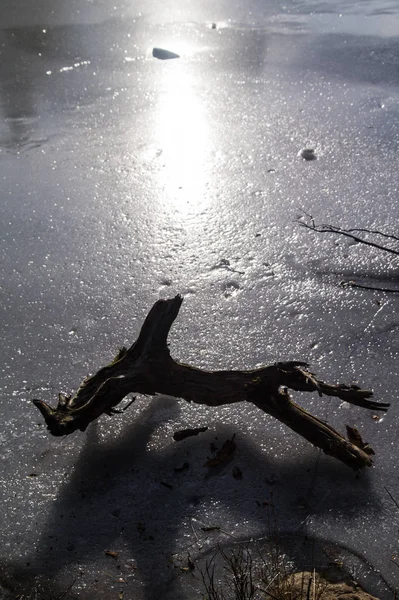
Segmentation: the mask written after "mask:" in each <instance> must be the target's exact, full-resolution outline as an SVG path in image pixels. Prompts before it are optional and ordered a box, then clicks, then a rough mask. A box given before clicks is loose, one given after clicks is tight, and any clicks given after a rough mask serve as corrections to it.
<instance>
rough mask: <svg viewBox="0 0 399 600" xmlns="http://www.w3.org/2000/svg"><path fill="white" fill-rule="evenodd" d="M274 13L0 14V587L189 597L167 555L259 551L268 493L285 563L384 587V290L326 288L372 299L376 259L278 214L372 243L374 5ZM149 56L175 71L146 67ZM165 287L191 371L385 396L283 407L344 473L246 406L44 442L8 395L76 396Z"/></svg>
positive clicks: (391, 38)
mask: <svg viewBox="0 0 399 600" xmlns="http://www.w3.org/2000/svg"><path fill="white" fill-rule="evenodd" d="M281 4H282V3H281V2H268V3H265V2H264V1H263V0H262V1H260V0H253V1H252V2H245V3H243V2H238V1H235V2H230V1H229V2H220V3H217V6H216V5H215V3H213V2H212V3H211V2H207V1H203V2H198V1H197V2H192V1H190V2H185V3H173V2H164V3H162V4H159V3H153V2H149V1H148V0H146V2H141V3H140V2H139V3H135V5H134V7H133V6H132V5H131V3H127V2H122V1H120V2H114V3H112V6H111V5H110V4H109V3H108V2H107V3H106V2H103V1H101V2H96V3H94V2H83V0H74V1H73V2H72V1H71V2H68V3H65V2H64V3H62V2H58V1H55V0H52V2H51V3H49V2H47V1H45V0H40V1H39V0H37V2H35V5H34V7H33V6H32V8H29V7H28V8H27V7H26V3H22V2H20V0H12V2H11V0H3V3H2V9H1V12H2V15H1V25H0V27H1V29H0V95H1V96H0V98H1V100H0V102H1V110H2V120H1V123H0V181H1V201H2V202H1V203H2V221H1V223H2V225H1V241H0V244H1V253H2V256H3V261H2V265H1V267H0V273H1V281H0V285H1V297H2V310H3V320H2V321H3V322H2V331H1V345H2V357H3V361H2V387H1V410H2V420H3V429H2V432H1V441H2V449H1V455H2V460H3V469H2V474H1V476H0V487H1V495H2V506H3V511H2V515H1V517H0V518H1V548H2V558H1V578H0V582H1V585H2V586H3V587H4V590H7V589H13V588H16V587H18V584H21V583H23V585H25V586H26V589H27V590H28V591H26V596H25V597H28V598H29V597H32V598H49V597H60V595H61V594H62V593H64V592H65V590H67V589H68V588H69V586H71V584H73V585H72V587H71V589H70V591H69V592H68V594H69V595H67V596H66V597H71V598H74V597H76V598H82V599H87V600H89V599H92V598H94V597H96V598H104V599H107V600H108V599H110V598H118V596H119V594H120V593H121V592H123V593H124V595H123V597H124V598H125V599H126V598H134V599H139V598H140V597H142V598H147V599H151V598H155V597H163V598H167V597H171V598H179V597H183V598H184V597H186V598H187V597H189V596H190V594H191V595H192V596H194V597H195V594H196V593H197V592H195V591H194V588H195V585H196V583H195V581H194V580H193V579H192V575H191V574H190V573H187V572H185V571H182V570H181V569H180V566H181V561H182V560H183V559H184V557H187V553H188V552H190V555H191V556H193V557H195V556H197V555H198V556H203V555H206V551H207V550H209V549H215V548H216V547H217V545H218V544H221V545H224V546H226V545H227V546H228V545H229V544H231V543H232V542H238V541H239V540H248V539H249V538H251V539H252V538H253V539H263V538H264V537H265V535H266V534H267V519H266V514H265V508H264V504H263V503H264V502H265V501H266V500H267V499H268V498H270V493H271V492H273V498H274V502H275V505H276V510H277V512H278V515H279V520H280V524H281V529H282V533H283V534H284V535H283V537H284V539H285V540H287V543H286V544H285V547H284V551H286V552H287V554H289V553H290V552H291V553H292V554H295V552H294V547H295V544H293V543H292V536H296V539H299V540H302V541H303V540H304V539H306V537H309V538H315V539H316V541H317V543H318V544H320V545H321V546H323V545H324V546H325V545H334V544H337V545H338V546H339V547H341V548H342V553H344V554H345V553H346V554H345V556H350V557H351V558H348V559H347V561H348V563H347V564H348V565H351V564H352V563H351V560H352V561H355V562H353V564H355V563H356V560H358V561H359V564H357V563H356V564H357V566H356V565H355V566H353V564H352V567H351V568H352V569H354V570H355V571H356V575H357V577H358V578H360V579H361V580H363V578H364V577H370V575H371V574H372V572H373V569H374V570H375V572H374V579H373V581H372V582H371V584H372V586H375V587H374V588H373V589H376V590H377V591H378V593H379V594H380V597H381V598H392V594H391V592H389V591H388V586H389V585H390V586H391V587H394V586H397V585H399V571H398V568H397V566H396V565H395V564H394V563H393V562H392V560H391V557H392V556H395V554H396V552H398V551H399V548H398V541H397V540H398V538H397V531H398V523H399V511H398V508H397V506H396V505H395V503H394V501H393V499H396V500H398V501H399V482H398V471H397V468H398V467H397V465H398V461H397V456H396V454H397V453H396V443H397V423H398V418H399V415H398V407H397V400H398V392H397V387H398V386H397V383H396V380H397V364H398V353H399V342H398V323H399V319H398V299H397V296H395V295H388V294H384V293H379V292H370V291H364V290H356V289H351V288H342V287H340V286H339V283H340V281H342V280H348V279H356V280H357V281H360V282H364V283H368V284H370V285H374V286H381V287H395V286H396V288H397V277H398V263H397V260H395V258H394V257H390V256H388V255H386V254H382V253H379V252H378V251H375V250H373V249H371V248H367V247H365V246H359V245H357V244H353V243H350V241H349V240H345V239H343V238H337V237H334V236H323V235H320V234H316V233H312V232H310V231H308V230H305V229H303V228H300V227H299V226H298V224H297V223H296V220H297V219H298V218H301V216H302V215H303V210H305V211H306V212H308V213H311V214H312V215H314V217H315V218H316V219H317V220H318V221H321V222H327V223H332V224H335V225H338V226H341V227H350V226H357V227H369V228H371V229H381V230H383V231H386V232H388V233H389V232H391V233H396V234H397V225H398V214H399V210H398V179H397V151H398V135H399V128H398V122H399V121H398V117H399V110H398V91H397V83H398V58H397V57H398V39H399V37H398V36H399V10H398V7H397V5H396V3H395V2H388V1H384V0H381V1H377V0H374V1H370V2H368V1H363V2H349V1H348V2H344V1H342V2H339V1H336V2H316V1H312V2H306V3H304V2H298V1H295V0H291V1H290V2H286V3H285V5H284V6H283V7H282V6H281ZM212 23H215V24H216V27H215V28H213V27H212ZM153 47H161V48H171V49H173V51H175V52H177V53H178V54H179V55H180V58H179V59H178V60H176V61H157V60H155V59H154V58H153V57H152V55H151V53H152V48H153ZM304 148H314V149H315V153H316V155H317V160H314V161H305V160H303V159H302V158H301V157H300V155H299V154H300V152H301V151H302V150H303V149H304ZM176 293H182V294H183V295H184V296H185V301H184V304H183V307H182V310H181V312H180V315H179V318H178V320H177V321H176V324H175V325H174V327H173V329H172V332H171V336H170V343H171V352H172V354H173V356H174V357H175V358H177V359H180V360H182V361H184V362H190V363H192V364H194V365H196V366H198V367H202V368H209V369H214V368H218V369H219V368H252V367H255V366H259V365H260V364H265V363H270V362H273V361H276V360H284V359H287V360H289V359H302V360H308V361H309V362H311V364H312V367H313V369H314V370H316V371H317V373H318V375H320V376H321V377H322V378H324V379H327V380H331V381H346V382H348V383H350V382H355V381H358V382H359V383H361V384H362V385H364V386H365V387H373V388H374V389H375V396H376V399H377V400H381V401H390V402H392V406H391V409H390V411H389V412H388V414H387V415H386V416H384V418H383V419H380V420H375V419H373V418H372V417H373V415H372V414H370V413H368V412H366V411H362V410H361V409H357V408H356V407H353V406H348V405H346V404H344V403H340V402H338V401H336V400H334V399H324V398H322V399H319V398H318V397H317V396H314V397H312V396H310V397H306V396H301V395H300V394H298V395H297V399H298V400H299V402H302V403H303V406H304V407H305V408H306V409H309V410H311V411H312V412H314V413H315V414H316V415H317V416H319V417H320V418H322V419H325V420H328V421H329V422H330V423H331V424H332V425H333V426H334V427H336V428H337V429H338V430H340V431H344V428H345V424H349V425H351V426H353V425H356V426H357V427H359V429H360V430H361V432H362V435H363V438H364V439H366V440H367V441H368V442H370V443H371V445H372V446H373V447H374V448H375V450H376V453H377V455H376V460H375V467H374V468H373V469H372V470H370V471H369V472H368V473H363V474H361V475H360V477H359V478H355V475H354V474H353V473H351V472H349V471H348V470H347V469H346V467H344V466H343V465H340V464H338V463H335V462H334V461H333V460H332V459H330V458H327V457H325V456H320V454H319V452H318V451H316V450H315V449H313V448H312V447H311V446H310V445H309V444H307V443H306V442H305V441H304V440H303V439H302V438H300V437H298V436H297V435H295V434H294V433H293V432H291V431H290V430H287V429H286V428H285V427H283V426H282V425H281V424H280V423H278V422H276V421H275V420H273V419H272V418H271V417H268V416H266V415H264V414H261V413H260V412H259V411H258V410H257V409H256V408H255V407H252V406H248V407H247V406H244V405H239V406H232V407H223V408H219V409H216V410H212V411H209V410H207V409H206V408H205V407H199V406H194V405H189V404H187V403H184V402H182V401H178V400H174V399H171V398H165V397H159V398H155V399H152V400H150V399H145V398H140V399H139V400H138V401H137V402H136V403H135V404H134V405H133V406H132V407H131V408H130V409H129V410H128V411H127V412H126V413H124V414H123V415H121V416H117V417H112V418H108V417H103V418H101V419H100V421H99V422H98V423H97V424H95V425H93V426H91V428H90V429H89V430H88V431H87V433H85V434H82V433H80V434H74V435H72V436H70V437H68V438H65V439H62V440H59V439H54V438H51V437H50V436H49V435H48V433H47V432H46V431H45V430H44V427H43V423H42V419H41V417H40V415H39V414H38V413H37V411H36V409H35V408H34V407H33V405H32V404H31V402H30V400H31V399H32V398H42V399H43V400H45V401H48V402H50V403H54V401H55V398H56V395H57V393H58V392H59V391H64V392H70V391H72V390H74V389H76V387H77V386H78V385H79V383H80V381H81V380H82V379H83V378H84V377H85V376H86V375H87V374H88V373H89V372H94V371H95V370H96V369H98V368H99V367H100V366H102V365H103V364H104V363H105V362H108V361H109V360H110V358H111V357H112V356H113V355H114V354H115V351H116V349H117V348H118V347H119V346H121V345H123V344H126V343H131V342H132V341H133V340H134V339H135V337H136V335H137V333H138V330H139V328H140V326H141V323H142V320H143V318H144V317H145V315H146V313H147V311H148V310H149V308H150V307H151V305H152V304H153V302H154V301H155V300H157V299H158V298H167V297H171V296H173V295H175V294H176ZM397 415H398V417H397ZM203 425H208V426H209V430H208V431H207V432H206V433H204V434H201V435H200V436H198V437H196V438H191V439H187V440H185V441H184V442H180V443H176V442H174V441H173V439H172V435H173V432H174V431H176V430H177V429H179V428H186V427H197V426H203ZM233 434H236V438H235V441H236V443H237V450H236V454H235V457H234V459H233V461H232V463H230V464H229V465H227V466H226V467H225V469H222V470H221V471H220V472H218V473H217V474H215V475H213V476H212V475H210V474H209V473H208V472H207V469H205V468H204V463H205V462H206V460H207V458H208V457H209V456H210V455H211V450H210V444H211V443H213V444H215V445H216V446H218V447H220V446H221V445H222V444H223V441H225V440H226V439H228V438H231V436H232V435H233ZM185 462H188V463H189V469H185V470H184V471H181V472H179V471H175V468H176V467H177V468H178V467H180V466H181V465H182V464H183V463H185ZM234 466H238V467H239V468H240V469H241V471H242V473H243V478H242V480H238V479H235V478H234V477H233V476H232V468H233V467H234ZM165 483H166V484H167V485H166V486H165V485H164V484H165ZM168 486H171V487H168ZM392 498H393V499H392ZM202 524H205V526H207V525H217V526H219V527H220V528H221V530H220V531H213V532H204V531H203V530H201V527H203V526H204V525H202ZM222 530H223V531H222ZM106 550H112V551H115V552H118V556H117V557H112V556H110V555H106V554H105V551H106ZM299 554H300V553H299ZM303 556H304V557H305V554H304V555H303ZM356 557H358V559H356ZM292 558H293V560H294V559H295V560H296V561H299V563H300V560H299V558H298V552H296V554H295V556H293V557H292ZM199 560H203V559H199ZM306 560H307V559H306ZM306 560H305V558H303V561H302V562H303V563H304V562H306ZM359 565H360V566H359ZM300 566H306V567H309V565H308V564H306V565H300ZM190 590H191V591H190ZM168 595H169V596H168ZM3 596H4V597H5V598H6V597H9V595H8V592H6V591H4V594H3ZM11 597H12V594H11Z"/></svg>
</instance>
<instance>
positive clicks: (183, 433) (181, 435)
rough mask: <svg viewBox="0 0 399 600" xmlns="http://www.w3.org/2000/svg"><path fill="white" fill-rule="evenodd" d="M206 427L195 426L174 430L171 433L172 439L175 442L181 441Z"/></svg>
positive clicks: (205, 429)
mask: <svg viewBox="0 0 399 600" xmlns="http://www.w3.org/2000/svg"><path fill="white" fill-rule="evenodd" d="M207 429H208V427H195V428H194V429H181V430H180V431H175V433H174V434H173V439H174V440H175V442H181V441H182V440H185V439H186V438H188V437H191V436H192V435H198V434H199V433H204V431H207Z"/></svg>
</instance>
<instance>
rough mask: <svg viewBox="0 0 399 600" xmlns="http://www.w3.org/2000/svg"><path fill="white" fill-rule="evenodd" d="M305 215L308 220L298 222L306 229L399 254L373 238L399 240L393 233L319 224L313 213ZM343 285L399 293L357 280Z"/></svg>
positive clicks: (398, 291)
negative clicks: (342, 237)
mask: <svg viewBox="0 0 399 600" xmlns="http://www.w3.org/2000/svg"><path fill="white" fill-rule="evenodd" d="M304 215H305V216H306V217H307V218H308V221H303V220H301V219H297V223H298V224H299V225H300V226H301V227H305V228H306V229H310V230H311V231H316V232H317V233H334V234H337V235H343V236H344V237H347V238H350V239H352V240H353V241H355V242H357V243H358V244H364V245H365V246H371V247H372V248H376V249H377V250H382V251H384V252H388V253H389V254H394V255H395V256H399V250H398V249H397V248H392V247H390V246H386V245H384V244H380V243H378V242H376V241H373V239H378V237H380V238H385V239H386V240H390V241H391V242H392V243H396V245H397V243H398V242H399V237H398V236H396V235H393V234H389V233H384V232H382V231H378V230H376V229H365V228H359V227H353V228H351V229H343V228H342V227H337V226H335V225H329V224H325V223H323V224H320V225H318V224H317V223H316V222H315V220H314V218H313V217H312V215H309V214H308V213H306V212H304ZM358 234H366V235H367V236H369V237H370V236H374V238H371V239H365V238H364V237H360V236H359V235H358ZM341 285H342V286H343V287H354V288H362V289H364V290H372V291H376V292H388V293H391V294H398V293H399V290H397V289H393V288H383V287H376V286H369V285H364V284H361V283H357V282H356V281H341Z"/></svg>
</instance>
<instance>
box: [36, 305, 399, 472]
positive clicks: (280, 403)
mask: <svg viewBox="0 0 399 600" xmlns="http://www.w3.org/2000/svg"><path fill="white" fill-rule="evenodd" d="M182 302H183V298H182V297H181V296H176V297H175V298H172V299H170V300H159V301H158V302H156V303H155V304H154V306H153V307H152V309H151V310H150V312H149V313H148V315H147V317H146V319H145V321H144V324H143V326H142V328H141V332H140V335H139V337H138V339H137V341H136V342H135V343H134V344H133V345H132V346H131V347H130V348H129V349H126V348H122V349H121V350H120V351H119V353H118V354H117V356H116V357H115V359H114V360H113V361H112V362H111V363H110V364H109V365H107V366H106V367H103V368H102V369H100V370H99V371H98V372H97V373H96V374H95V375H93V377H90V378H88V379H86V380H85V381H84V382H83V383H82V385H81V386H80V388H79V389H78V391H77V392H76V394H75V395H74V396H69V397H66V396H63V395H62V394H60V395H59V400H58V405H57V408H51V407H50V406H49V405H48V404H46V403H45V402H43V401H42V400H33V402H34V404H35V406H36V407H37V408H38V409H39V410H40V412H41V413H42V415H43V417H44V419H45V421H46V424H47V427H48V429H49V430H50V432H51V433H52V434H53V435H56V436H60V435H67V434H69V433H72V432H73V431H76V430H77V429H80V430H81V431H84V430H85V429H86V427H87V426H88V425H89V423H91V421H94V420H95V419H97V418H98V417H99V416H100V415H102V414H103V413H105V414H108V415H110V414H113V413H115V412H118V411H117V410H116V409H115V406H116V405H117V404H119V403H120V402H121V400H123V398H124V397H125V396H126V395H127V394H129V393H131V392H133V393H141V394H149V395H155V394H158V393H159V394H166V395H169V396H175V397H178V398H184V399H185V400H187V401H189V402H196V403H198V404H205V405H207V406H211V407H212V406H221V405H224V404H232V403H235V402H242V401H247V402H252V403H253V404H255V405H256V406H257V407H258V408H260V409H261V410H263V411H264V412H266V413H269V414H270V415H272V416H273V417H276V419H279V421H281V422H283V423H285V424H286V425H288V427H290V428H291V429H293V430H294V431H296V432H297V433H299V434H300V435H302V436H303V437H304V438H306V439H307V440H308V441H309V442H311V443H312V444H314V445H315V446H317V447H318V448H321V449H322V450H323V451H324V452H325V453H326V454H329V455H331V456H334V457H335V458H337V459H338V460H341V461H342V462H344V463H345V464H346V465H348V466H350V467H352V468H354V469H361V468H363V467H365V466H370V465H371V464H372V460H371V458H370V452H368V451H367V450H368V448H369V447H368V448H366V450H365V449H364V448H365V445H364V444H363V446H362V444H360V443H359V445H357V444H356V443H354V442H353V440H352V441H349V440H347V439H345V438H344V437H343V436H341V435H340V434H339V433H338V432H336V431H335V430H334V429H333V428H332V427H330V425H328V424H327V423H325V422H324V421H321V420H320V419H318V418H317V417H314V416H313V415H311V414H310V413H308V412H307V411H306V410H304V409H303V408H301V407H300V406H298V405H297V404H295V403H294V402H293V401H292V400H291V398H290V396H289V394H288V390H287V388H289V389H291V390H297V391H303V392H318V394H319V395H320V396H322V395H323V394H325V395H327V396H336V397H337V398H340V399H341V400H345V401H346V402H349V403H351V404H355V405H356V406H361V407H363V408H368V409H371V410H373V411H383V412H385V411H386V410H387V409H388V407H389V404H384V403H381V402H375V401H373V400H369V398H371V396H372V392H371V391H368V390H361V389H360V388H358V387H357V386H354V385H352V386H350V385H349V386H347V385H342V384H341V385H330V384H328V383H325V382H324V381H320V380H319V379H316V377H315V376H314V375H313V374H312V373H311V372H310V371H308V370H307V368H308V365H307V364H306V363H304V362H279V363H275V364H273V365H270V366H267V367H263V368H261V369H256V370H253V371H213V372H211V371H203V370H201V369H196V368H195V367H190V366H189V365H186V364H182V363H179V362H177V361H175V360H173V358H172V357H171V356H170V353H169V349H168V346H167V336H168V334H169V330H170V328H171V326H172V324H173V321H174V320H175V319H176V317H177V315H178V313H179V310H180V307H181V304H182Z"/></svg>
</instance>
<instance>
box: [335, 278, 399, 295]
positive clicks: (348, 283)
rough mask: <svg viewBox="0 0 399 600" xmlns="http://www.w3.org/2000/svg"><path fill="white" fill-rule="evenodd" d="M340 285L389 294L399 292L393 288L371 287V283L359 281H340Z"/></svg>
mask: <svg viewBox="0 0 399 600" xmlns="http://www.w3.org/2000/svg"><path fill="white" fill-rule="evenodd" d="M340 285H341V286H342V287H353V288H361V289H363V290H372V291H373V292H387V293H389V294H399V289H398V290H393V289H392V288H380V287H373V286H371V285H363V284H361V283H356V281H341V283H340Z"/></svg>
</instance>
